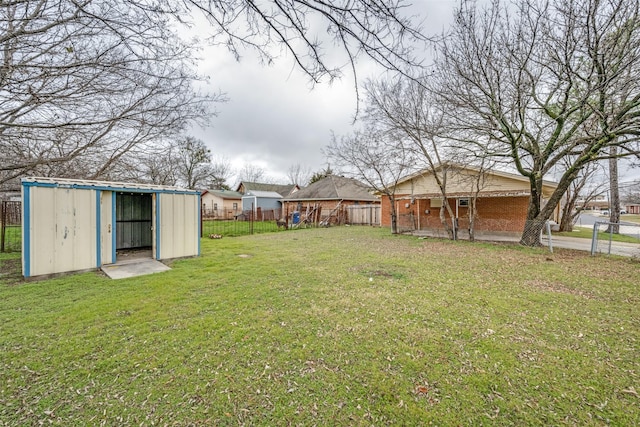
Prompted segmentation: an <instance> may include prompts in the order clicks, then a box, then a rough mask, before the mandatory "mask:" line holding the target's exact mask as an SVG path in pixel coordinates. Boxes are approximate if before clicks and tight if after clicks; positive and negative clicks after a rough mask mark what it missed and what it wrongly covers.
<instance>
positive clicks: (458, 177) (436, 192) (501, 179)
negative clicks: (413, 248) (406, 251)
mask: <svg viewBox="0 0 640 427" xmlns="http://www.w3.org/2000/svg"><path fill="white" fill-rule="evenodd" d="M479 173H480V172H479V170H478V169H476V168H472V167H466V166H461V165H448V172H447V183H446V189H447V199H448V202H449V206H450V207H451V209H452V211H453V212H454V215H455V217H456V218H457V224H458V230H460V231H461V232H462V234H464V232H465V231H467V230H468V229H469V216H468V215H469V214H468V212H469V211H468V209H469V204H470V203H471V198H472V197H473V190H472V189H473V188H474V183H475V182H478V176H479ZM556 186H557V184H555V183H553V182H550V181H545V182H544V184H543V189H542V192H543V198H544V197H549V196H550V195H551V193H552V192H553V191H554V190H555V188H556ZM530 195H531V192H530V189H529V181H528V179H526V178H525V177H523V176H521V175H516V174H512V173H508V172H502V171H497V170H491V171H485V172H484V173H483V174H482V180H481V185H480V191H479V192H478V193H477V196H478V199H477V204H476V207H477V214H476V219H475V228H474V229H475V233H476V235H481V234H483V233H491V234H504V235H514V236H515V235H519V234H520V233H522V230H523V229H524V224H525V220H526V217H527V208H528V205H529V197H530ZM395 199H396V209H397V214H398V230H399V231H413V230H429V231H431V232H434V233H435V234H438V235H446V233H445V230H444V227H443V225H442V223H441V221H440V209H443V204H442V203H443V199H442V195H441V192H440V189H439V187H438V186H437V183H436V180H435V178H434V176H433V173H432V172H431V171H430V170H426V169H425V170H422V171H419V172H417V173H414V174H412V175H409V176H407V177H406V178H404V179H403V180H401V181H399V182H398V184H397V185H396V190H395ZM559 214H560V209H559V207H558V208H557V209H556V212H555V214H554V218H552V219H553V220H555V221H558V219H559ZM447 218H448V215H447ZM448 220H451V219H450V218H448ZM381 225H382V226H387V227H390V226H391V207H390V198H389V197H386V196H385V197H383V198H382V212H381Z"/></svg>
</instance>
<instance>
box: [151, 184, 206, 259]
mask: <svg viewBox="0 0 640 427" xmlns="http://www.w3.org/2000/svg"><path fill="white" fill-rule="evenodd" d="M156 197H157V199H156V215H157V216H156V223H158V224H159V227H158V229H157V232H156V240H160V245H157V247H156V258H158V259H167V258H179V257H186V256H195V255H198V254H199V252H200V247H199V245H200V232H199V224H200V210H199V205H200V202H199V198H198V197H194V196H193V195H191V194H169V193H161V194H158V195H156ZM158 212H159V215H158Z"/></svg>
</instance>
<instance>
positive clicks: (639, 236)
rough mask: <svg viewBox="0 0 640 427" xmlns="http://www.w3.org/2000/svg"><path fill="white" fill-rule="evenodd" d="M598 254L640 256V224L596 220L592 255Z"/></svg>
mask: <svg viewBox="0 0 640 427" xmlns="http://www.w3.org/2000/svg"><path fill="white" fill-rule="evenodd" d="M596 254H607V255H622V256H631V257H634V258H640V224H636V223H633V222H620V223H612V222H607V221H601V222H600V221H599V222H596V223H595V224H594V225H593V235H592V238H591V255H596Z"/></svg>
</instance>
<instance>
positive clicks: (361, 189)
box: [284, 175, 378, 202]
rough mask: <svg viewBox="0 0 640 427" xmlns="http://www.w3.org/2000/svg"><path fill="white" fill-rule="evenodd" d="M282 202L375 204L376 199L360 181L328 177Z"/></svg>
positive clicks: (333, 176) (334, 176) (335, 176)
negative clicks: (331, 201) (322, 201)
mask: <svg viewBox="0 0 640 427" xmlns="http://www.w3.org/2000/svg"><path fill="white" fill-rule="evenodd" d="M284 200H286V201H300V200H354V201H356V200H357V201H361V202H375V201H377V200H378V198H377V197H375V196H374V195H372V194H371V193H370V192H369V190H368V189H367V188H366V187H365V185H364V184H363V183H361V182H360V181H357V180H355V179H351V178H345V177H342V176H337V175H329V176H327V177H326V178H323V179H321V180H320V181H316V182H314V183H313V184H311V185H309V186H308V187H305V188H302V189H300V190H298V191H296V192H295V193H293V194H291V195H290V196H287V197H285V198H284Z"/></svg>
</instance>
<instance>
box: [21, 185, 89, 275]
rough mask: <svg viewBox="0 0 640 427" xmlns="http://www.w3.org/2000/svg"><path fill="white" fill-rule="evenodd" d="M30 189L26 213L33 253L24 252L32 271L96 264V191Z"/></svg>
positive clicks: (81, 267)
mask: <svg viewBox="0 0 640 427" xmlns="http://www.w3.org/2000/svg"><path fill="white" fill-rule="evenodd" d="M29 193H30V194H29V195H30V197H29V203H27V205H28V206H25V209H27V208H28V212H25V213H23V215H28V216H29V231H28V233H27V234H28V238H29V239H30V241H29V245H28V247H29V254H26V255H27V256H26V257H25V256H23V264H24V263H25V261H26V260H28V261H29V275H31V276H36V275H41V274H52V273H59V272H63V271H74V270H83V269H87V268H92V267H96V265H97V258H96V257H97V255H96V236H97V232H96V191H95V190H78V189H70V188H57V187H30V189H29ZM23 224H24V221H23ZM24 238H25V236H24V235H23V240H24ZM23 244H24V243H23Z"/></svg>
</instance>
